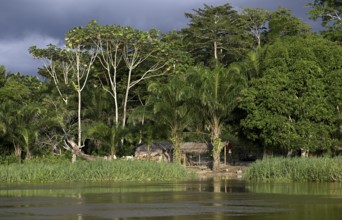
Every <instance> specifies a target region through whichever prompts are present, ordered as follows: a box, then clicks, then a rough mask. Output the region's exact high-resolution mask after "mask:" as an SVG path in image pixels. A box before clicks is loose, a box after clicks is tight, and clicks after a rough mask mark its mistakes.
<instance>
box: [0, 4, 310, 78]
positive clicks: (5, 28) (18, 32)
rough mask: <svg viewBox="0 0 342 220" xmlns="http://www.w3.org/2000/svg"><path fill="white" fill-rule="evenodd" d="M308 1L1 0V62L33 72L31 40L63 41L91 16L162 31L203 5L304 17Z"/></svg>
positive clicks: (178, 26)
mask: <svg viewBox="0 0 342 220" xmlns="http://www.w3.org/2000/svg"><path fill="white" fill-rule="evenodd" d="M307 2H310V1H309V0H296V1H294V0H292V1H289V0H230V1H227V0H96V1H90V0H10V1H1V3H0V25H1V27H2V32H1V35H0V65H4V66H5V67H6V68H7V69H9V70H10V71H12V72H18V71H19V72H22V73H26V74H36V72H37V67H38V66H40V64H38V63H37V62H36V61H34V60H33V58H32V57H31V55H30V54H28V48H29V47H30V46H32V45H37V46H40V47H44V46H45V45H47V44H48V43H55V44H62V42H63V38H64V34H65V33H66V32H67V31H68V30H70V29H71V28H73V27H76V26H82V25H86V24H87V23H88V22H89V21H91V20H94V19H95V20H98V22H99V23H100V24H103V25H105V24H109V25H110V24H119V25H123V26H132V27H135V28H138V29H141V30H147V29H152V28H155V29H158V30H161V31H163V32H167V31H170V30H173V29H176V30H179V29H181V28H183V27H185V26H186V23H187V19H186V18H185V16H184V13H185V12H191V11H192V9H198V8H201V7H202V6H203V4H208V5H223V4H225V3H230V4H231V5H232V6H234V7H236V8H239V7H258V8H267V9H269V10H275V9H277V7H279V6H280V7H287V8H290V9H291V10H292V11H293V13H294V14H295V15H296V16H297V17H300V18H302V19H303V20H307V16H306V14H305V12H306V11H307V8H305V7H304V4H305V3H307Z"/></svg>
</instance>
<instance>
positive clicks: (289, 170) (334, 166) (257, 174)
mask: <svg viewBox="0 0 342 220" xmlns="http://www.w3.org/2000/svg"><path fill="white" fill-rule="evenodd" d="M245 178H246V180H248V181H261V182H342V157H336V158H325V157H322V158H269V159H265V160H258V161H256V162H255V163H253V164H251V165H250V166H249V167H248V169H247V171H246V174H245Z"/></svg>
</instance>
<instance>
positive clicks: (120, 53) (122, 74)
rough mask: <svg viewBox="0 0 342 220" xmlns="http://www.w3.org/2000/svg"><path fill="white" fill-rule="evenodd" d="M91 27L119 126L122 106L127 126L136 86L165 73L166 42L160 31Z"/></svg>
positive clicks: (122, 120)
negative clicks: (128, 110)
mask: <svg viewBox="0 0 342 220" xmlns="http://www.w3.org/2000/svg"><path fill="white" fill-rule="evenodd" d="M88 27H89V26H88ZM90 27H91V29H92V30H91V31H92V33H93V35H90V36H89V38H90V39H91V41H92V42H94V44H95V45H96V46H97V50H98V52H99V56H98V60H99V62H100V64H101V67H102V68H103V69H104V72H105V73H106V74H105V78H106V81H105V83H103V86H104V89H105V90H106V91H107V92H108V93H109V94H110V95H111V96H112V97H113V100H114V109H115V111H114V112H115V116H114V118H115V119H114V124H115V126H116V127H117V126H118V125H119V108H120V107H121V109H122V114H121V125H122V127H123V128H124V127H125V126H126V121H127V108H128V101H129V96H130V94H131V90H132V88H133V87H136V86H137V85H139V84H141V83H142V82H143V81H145V80H147V79H149V78H152V77H157V76H161V75H163V74H164V73H165V69H166V68H165V67H166V65H167V64H168V62H169V61H168V60H167V59H165V54H166V48H165V44H164V43H163V42H162V41H161V37H160V34H159V32H158V31H157V30H149V31H140V30H137V29H133V28H131V27H121V26H118V25H112V26H99V25H96V26H90ZM94 30H96V31H94ZM119 86H121V87H123V88H124V91H123V94H120V92H121V91H119V90H118V88H119ZM119 97H123V100H119ZM119 103H122V106H119Z"/></svg>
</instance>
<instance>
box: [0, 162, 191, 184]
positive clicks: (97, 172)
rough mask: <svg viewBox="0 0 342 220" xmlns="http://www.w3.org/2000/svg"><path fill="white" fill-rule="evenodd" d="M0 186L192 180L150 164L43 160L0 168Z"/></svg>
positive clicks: (176, 169)
mask: <svg viewBox="0 0 342 220" xmlns="http://www.w3.org/2000/svg"><path fill="white" fill-rule="evenodd" d="M0 169H1V173H0V183H28V182H29V183H48V182H51V183H52V182H60V183H65V182H84V181H115V182H125V181H136V182H137V181H139V182H146V181H170V180H186V179H190V178H193V177H194V174H193V173H191V172H189V171H187V170H186V169H185V168H184V167H183V166H181V165H177V164H173V163H157V162H153V161H138V160H135V161H127V160H115V161H103V160H98V161H93V162H91V163H89V162H87V161H77V162H76V163H74V164H72V163H70V162H69V161H66V160H65V159H64V161H63V160H60V159H59V160H58V162H57V161H56V160H53V161H51V160H50V161H46V160H45V161H44V160H42V159H39V160H33V161H30V162H25V163H24V164H18V163H12V164H10V165H0Z"/></svg>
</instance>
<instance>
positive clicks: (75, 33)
mask: <svg viewBox="0 0 342 220" xmlns="http://www.w3.org/2000/svg"><path fill="white" fill-rule="evenodd" d="M95 24H96V23H94V22H92V23H90V24H88V26H92V25H95ZM90 31H94V29H92V28H81V27H76V28H74V29H71V30H70V31H68V33H67V34H66V38H65V40H66V43H67V44H66V46H65V47H66V49H60V48H57V47H56V46H53V45H50V46H49V47H48V48H47V49H37V48H36V47H35V46H33V47H31V48H30V53H31V54H32V55H33V56H34V57H35V58H39V59H43V60H48V61H49V64H47V65H45V70H46V71H47V72H48V73H49V74H50V77H51V78H52V80H53V81H54V83H55V85H56V88H57V90H58V91H59V94H60V95H61V96H63V93H62V91H61V90H60V88H59V80H60V76H59V75H63V79H64V82H65V83H66V84H68V83H69V82H70V83H71V84H72V86H73V89H74V91H75V92H76V94H77V100H78V104H77V123H78V128H77V131H78V132H77V133H78V135H77V146H78V148H81V147H82V118H81V106H82V104H81V103H82V91H83V90H84V88H85V86H86V84H87V80H88V77H89V74H90V72H91V70H92V66H93V63H94V62H95V59H96V57H97V55H98V54H97V53H98V51H97V48H96V46H95V45H94V44H93V43H92V42H91V41H90V42H89V40H88V37H89V35H91V34H92V33H90ZM59 71H61V72H59ZM69 80H70V81H69ZM63 100H64V102H65V103H66V104H67V100H68V99H67V98H63ZM75 160H76V154H73V157H72V161H73V162H74V161H75Z"/></svg>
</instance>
